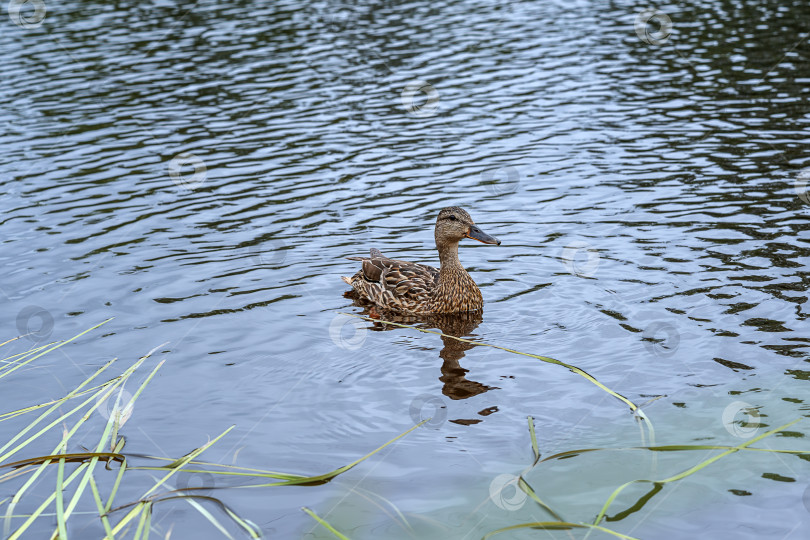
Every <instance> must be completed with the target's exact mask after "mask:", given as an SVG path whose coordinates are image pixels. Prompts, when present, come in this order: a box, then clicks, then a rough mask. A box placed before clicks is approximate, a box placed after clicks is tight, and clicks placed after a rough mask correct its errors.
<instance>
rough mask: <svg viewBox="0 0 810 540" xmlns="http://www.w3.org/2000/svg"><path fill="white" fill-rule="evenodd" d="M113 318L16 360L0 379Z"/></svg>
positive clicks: (0, 373)
mask: <svg viewBox="0 0 810 540" xmlns="http://www.w3.org/2000/svg"><path fill="white" fill-rule="evenodd" d="M111 320H112V318H109V319H107V320H106V321H102V322H100V323H98V324H97V325H95V326H92V327H90V328H88V329H87V330H85V331H84V332H82V333H80V334H76V335H75V336H73V337H72V338H70V339H66V340H65V341H60V342H57V343H56V345H54V346H52V347H50V348H48V349H46V350H44V351H40V352H39V353H38V354H36V355H34V356H32V357H31V358H29V359H27V360H25V361H24V362H15V364H14V366H13V367H11V368H9V369H7V370H5V371H0V379H2V378H3V377H6V376H8V375H11V374H12V373H13V372H15V371H17V370H18V369H20V368H21V367H23V366H25V365H27V364H30V363H31V362H33V361H34V360H36V359H37V358H40V357H42V356H44V355H46V354H48V353H49V352H51V351H55V350H56V349H58V348H60V347H63V346H65V345H67V344H68V343H70V342H71V341H73V340H76V339H79V338H80V337H82V336H83V335H85V334H86V333H88V332H91V331H93V330H95V329H96V328H98V327H99V326H102V325H104V324H107V323H108V322H110V321H111Z"/></svg>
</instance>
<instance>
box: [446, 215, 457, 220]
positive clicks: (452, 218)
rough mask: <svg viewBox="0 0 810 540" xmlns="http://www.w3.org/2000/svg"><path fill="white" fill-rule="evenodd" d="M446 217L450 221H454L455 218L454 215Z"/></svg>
mask: <svg viewBox="0 0 810 540" xmlns="http://www.w3.org/2000/svg"><path fill="white" fill-rule="evenodd" d="M447 219H449V220H450V221H456V219H457V218H456V216H447Z"/></svg>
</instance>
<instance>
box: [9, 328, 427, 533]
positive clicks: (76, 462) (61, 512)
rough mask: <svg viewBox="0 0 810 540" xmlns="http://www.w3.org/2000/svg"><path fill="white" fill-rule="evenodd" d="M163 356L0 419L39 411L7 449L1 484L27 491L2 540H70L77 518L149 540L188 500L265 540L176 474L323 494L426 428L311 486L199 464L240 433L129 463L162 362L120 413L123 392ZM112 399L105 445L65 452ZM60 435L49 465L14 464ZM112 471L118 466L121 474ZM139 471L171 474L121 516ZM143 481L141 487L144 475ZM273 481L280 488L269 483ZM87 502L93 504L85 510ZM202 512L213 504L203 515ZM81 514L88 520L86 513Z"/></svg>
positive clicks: (18, 361)
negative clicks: (125, 489) (125, 429)
mask: <svg viewBox="0 0 810 540" xmlns="http://www.w3.org/2000/svg"><path fill="white" fill-rule="evenodd" d="M107 322H109V319H108V320H107V321H104V322H102V323H100V324H98V325H95V326H93V327H92V328H89V329H87V330H85V331H84V332H81V333H80V334H77V335H75V336H73V337H72V338H70V339H68V340H65V341H60V342H55V343H50V344H48V345H40V346H36V347H34V348H32V349H30V350H28V351H25V352H23V353H19V354H14V355H11V356H8V357H6V358H5V359H3V360H0V380H2V379H3V378H5V377H7V376H9V375H11V374H13V373H14V372H15V371H17V370H19V369H20V368H22V367H24V366H27V365H29V364H30V363H31V362H34V361H35V360H37V359H38V358H41V357H42V356H43V355H45V354H47V353H49V352H51V351H54V350H56V349H58V348H59V347H62V346H64V345H66V344H67V343H70V342H71V341H74V340H76V339H78V338H79V337H81V336H83V335H85V334H87V333H88V332H90V331H92V330H94V329H96V328H98V327H100V326H102V325H103V324H106V323H107ZM15 339H16V338H15ZM13 341H14V339H11V340H8V341H6V342H4V343H0V347H3V346H4V345H7V344H8V343H11V342H13ZM160 347H162V345H160V346H158V347H156V348H155V349H152V350H151V351H149V352H148V353H147V354H146V355H144V356H143V357H141V358H140V359H139V360H138V361H136V362H135V363H134V364H133V365H132V366H130V367H128V368H126V369H125V370H124V371H123V372H121V373H120V374H118V375H116V376H113V377H112V378H111V379H109V380H107V381H106V382H103V383H101V384H98V383H95V384H94V381H96V380H97V379H99V378H100V377H101V376H102V375H104V374H106V373H107V372H108V370H109V369H110V368H111V367H112V366H113V365H114V363H115V362H116V359H113V360H111V361H109V362H107V363H106V364H104V365H103V366H101V367H100V368H98V369H97V370H96V371H95V373H93V374H92V375H91V376H90V377H88V378H87V379H86V380H84V381H83V382H81V384H79V385H78V386H77V387H76V388H75V389H73V390H72V391H70V392H68V393H67V394H66V395H65V396H63V397H61V398H59V399H55V400H51V401H48V402H45V403H41V404H38V405H33V406H28V407H24V408H22V409H18V410H14V411H10V412H6V413H3V414H0V423H2V422H7V421H9V420H12V419H14V418H18V417H20V416H23V415H26V414H34V413H36V412H38V411H41V412H39V415H38V416H36V418H34V419H33V420H32V421H31V422H29V423H28V424H27V425H25V426H24V427H22V428H21V429H19V431H17V432H16V433H14V434H13V435H12V436H11V437H10V438H9V439H8V440H7V441H5V442H3V443H2V445H0V483H3V482H10V481H12V480H17V482H20V481H22V485H20V486H18V487H17V488H16V491H15V492H14V494H13V495H12V496H11V497H7V498H4V499H2V500H0V508H2V507H3V506H5V511H4V512H3V513H2V514H0V521H2V532H3V534H2V537H3V538H7V539H8V540H17V539H18V538H20V537H21V536H22V535H24V534H26V533H30V532H32V527H33V526H34V524H35V523H37V521H38V520H40V522H41V519H42V518H44V517H48V518H51V517H55V519H56V525H55V527H54V530H53V532H52V534H51V536H50V538H51V540H56V539H59V540H66V539H67V538H68V530H69V529H68V523H69V522H70V521H71V518H72V517H73V516H76V515H83V516H86V515H87V514H88V512H90V513H92V514H94V515H97V516H98V518H99V520H100V523H101V526H102V527H103V529H104V538H105V539H108V540H113V539H115V538H121V537H123V536H127V537H129V536H130V533H131V537H132V538H134V539H136V540H145V539H147V538H148V537H149V534H150V532H151V531H152V516H153V513H154V511H155V507H156V505H157V504H158V503H160V502H165V501H171V500H182V501H184V502H186V503H188V504H189V505H190V506H191V507H192V508H194V509H195V510H196V511H197V512H198V513H199V514H200V515H201V516H202V517H203V518H205V519H206V520H207V521H208V522H210V523H211V524H212V525H213V526H214V527H215V528H216V529H217V530H218V531H220V533H222V535H223V536H224V537H226V538H233V536H232V535H231V534H230V533H229V531H228V528H227V527H226V526H225V525H224V524H223V523H222V521H221V517H222V516H225V517H226V518H228V520H229V522H230V523H231V524H232V525H233V526H236V527H237V529H239V530H241V531H242V532H243V533H244V534H246V535H247V536H249V537H251V538H259V537H260V536H261V530H260V528H259V527H258V526H257V525H256V524H254V523H252V522H251V521H249V520H247V519H244V518H243V517H241V516H239V515H238V514H237V513H236V512H235V511H233V510H232V509H231V508H229V507H228V506H227V505H226V504H224V503H223V502H222V501H221V500H219V499H218V498H216V497H212V496H210V495H203V494H199V493H195V490H199V489H206V490H208V489H213V488H209V487H206V488H193V487H192V488H183V489H171V488H169V486H168V484H167V483H168V482H169V481H170V480H171V479H172V477H174V476H175V475H178V474H190V473H199V472H204V473H206V474H210V475H218V476H221V477H228V478H233V477H239V478H240V480H242V481H245V480H252V482H251V483H249V484H246V485H239V486H231V487H232V488H250V487H254V488H255V487H270V486H285V485H300V486H306V485H309V486H314V485H320V484H324V483H326V482H329V481H330V480H332V479H333V478H334V477H336V476H338V475H340V474H343V473H344V472H346V471H348V470H349V469H351V468H353V467H355V466H356V465H357V464H359V463H361V462H362V461H364V460H366V459H368V458H369V457H371V456H373V455H374V454H376V453H377V452H379V451H380V450H382V449H383V448H385V447H387V446H388V445H390V444H392V443H393V442H395V441H397V440H399V439H400V438H402V437H404V436H405V435H407V434H408V433H410V432H411V431H413V430H414V429H416V428H417V427H419V426H420V425H421V423H420V424H418V425H416V426H413V427H412V428H410V429H409V430H407V431H406V432H404V433H401V434H400V435H398V436H396V437H394V438H393V439H391V440H390V441H388V442H386V443H385V444H383V445H382V446H380V447H379V448H377V449H375V450H373V451H371V452H369V453H368V454H366V455H365V456H363V457H361V458H359V459H357V460H355V461H353V462H352V463H349V464H348V465H345V466H343V467H339V468H337V469H335V470H333V471H330V472H327V473H325V474H317V475H311V476H304V475H299V474H291V473H284V472H277V471H267V470H261V469H250V468H246V467H236V466H233V465H223V464H217V463H208V462H204V461H200V460H198V457H199V456H200V455H201V454H202V453H203V452H205V451H206V450H208V449H209V448H210V447H212V446H213V445H214V444H216V443H217V442H218V441H220V440H221V439H222V438H224V437H225V436H226V435H227V434H228V433H229V432H230V431H231V430H232V429H233V428H234V427H235V426H231V427H229V428H228V429H226V430H224V431H223V432H222V433H221V434H220V435H218V436H217V437H216V438H214V439H213V440H210V441H208V442H207V443H206V444H204V445H202V446H200V447H199V448H196V449H194V450H192V451H191V452H189V453H187V454H186V455H184V456H182V457H180V458H177V459H169V458H158V457H153V456H143V455H139V454H128V453H126V452H124V447H125V444H126V440H125V438H124V437H123V436H121V435H120V430H121V428H122V426H123V424H124V423H125V422H126V421H127V419H128V418H129V414H131V411H132V407H133V404H134V402H135V401H136V400H137V399H139V398H140V397H141V395H142V393H143V391H144V390H145V389H146V387H147V385H148V384H149V383H150V382H151V380H152V379H153V377H154V376H155V375H156V374H157V372H158V371H159V370H160V368H161V367H162V365H163V361H161V362H159V363H158V364H157V365H156V366H155V367H154V368H153V369H152V370H151V371H150V372H149V373H148V374H147V376H146V377H145V378H144V380H143V381H142V382H141V383H140V385H139V386H138V389H137V391H136V392H135V394H134V395H132V397H131V398H129V400H128V401H127V403H121V396H122V390H123V387H124V385H125V384H126V383H127V382H128V381H129V380H130V379H131V378H132V376H133V375H134V374H135V373H136V371H137V370H138V369H139V368H141V367H142V365H143V364H144V362H146V361H147V360H148V359H149V358H150V357H151V356H152V355H153V354H154V353H155V351H156V350H158V349H159V348H160ZM116 391H117V393H116ZM111 399H115V405H114V407H113V409H112V411H111V413H110V414H109V416H108V417H107V422H106V424H105V425H104V429H103V430H102V432H101V433H100V435H99V436H98V442H97V443H96V444H95V445H94V447H93V448H92V449H90V450H86V451H84V452H68V448H69V446H71V445H78V443H77V442H75V441H74V437H75V436H76V434H77V432H79V430H80V429H81V428H83V427H85V428H86V427H88V425H87V421H88V420H89V419H90V418H91V416H92V415H93V413H94V412H96V411H97V410H98V409H99V407H101V406H102V405H103V404H106V403H107V401H108V400H111ZM69 422H73V423H72V425H69ZM422 423H424V422H422ZM54 434H61V436H60V437H59V442H58V443H57V444H56V446H55V447H54V448H53V450H51V451H50V452H48V453H46V454H44V455H34V456H27V457H22V458H18V459H15V460H12V458H13V457H15V456H18V455H19V454H21V453H23V452H25V451H26V450H29V449H30V448H31V447H32V446H33V445H35V444H41V443H42V442H44V441H45V440H46V437H47V438H51V439H52V438H53V435H54ZM134 459H139V460H143V461H145V462H146V465H142V466H137V467H132V466H130V465H129V462H130V461H131V460H134ZM113 465H117V471H116V468H115V467H113ZM136 471H156V472H162V473H164V474H163V475H162V476H159V477H158V478H155V479H154V484H152V485H151V487H149V489H147V490H146V491H144V492H143V493H142V494H141V495H140V496H138V498H137V499H135V500H134V501H130V502H126V503H124V504H120V503H119V504H118V506H115V499H116V496H117V495H118V494H119V491H120V490H121V488H122V486H123V485H124V484H125V483H126V481H127V480H129V479H130V478H132V475H136V474H138V473H137V472H136ZM47 475H51V478H53V480H52V481H53V486H54V488H53V491H52V492H51V493H49V494H47V495H46V496H45V498H44V500H42V501H41V503H40V504H39V505H38V506H37V507H36V508H35V509H34V510H33V511H32V512H30V513H27V514H17V513H15V509H16V508H17V507H18V506H19V504H20V503H21V502H22V501H23V500H28V499H36V500H37V501H40V500H41V498H42V492H41V489H42V488H41V482H42V480H44V479H46V477H47ZM111 476H112V477H114V480H112V479H111V478H110V477H111ZM140 478H141V479H142V478H143V475H141V476H140ZM269 479H272V480H274V481H272V482H268V481H267V480H269ZM101 480H105V481H106V483H107V484H108V483H109V480H112V487H111V489H109V490H108V491H107V492H106V493H105V492H104V490H102V489H101V487H100V485H101V484H102V482H101ZM35 484H36V485H38V489H37V493H36V497H35V496H34V494H33V493H32V488H33V486H34V485H35ZM88 488H89V490H88ZM70 489H73V490H74V491H72V495H69V490H70ZM88 494H89V495H88ZM88 499H90V500H88ZM88 502H89V503H90V504H87V503H88ZM82 503H85V504H82ZM203 503H208V504H207V505H204V504H203ZM207 506H208V507H211V506H213V507H214V508H215V509H216V510H218V511H219V516H220V517H217V515H215V513H213V512H211V511H210V510H209V508H207ZM80 508H81V511H79V509H80ZM88 508H92V510H89V511H88ZM304 511H305V512H306V513H308V514H309V515H311V516H312V517H313V518H315V519H316V520H317V521H318V522H319V523H321V524H322V525H323V526H324V527H326V528H327V529H328V530H330V531H332V532H333V533H334V534H335V535H337V536H338V537H339V538H345V537H344V536H342V535H341V534H340V533H338V532H337V531H336V530H334V529H333V528H332V527H331V526H330V525H329V524H328V523H326V522H325V521H324V520H322V519H321V518H319V517H318V516H317V515H315V514H314V512H312V511H311V510H309V509H304ZM124 512H125V513H124ZM20 521H21V522H20Z"/></svg>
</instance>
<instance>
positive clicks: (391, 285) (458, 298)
mask: <svg viewBox="0 0 810 540" xmlns="http://www.w3.org/2000/svg"><path fill="white" fill-rule="evenodd" d="M434 235H435V237H436V249H437V250H438V251H439V262H441V266H440V268H439V269H438V270H436V269H435V268H433V267H432V266H427V265H424V264H417V263H412V262H407V261H399V260H396V259H389V258H388V257H386V256H384V255H383V254H382V253H381V252H380V250H378V249H374V248H372V249H371V257H349V259H351V260H353V261H362V262H363V266H362V267H361V268H360V271H359V272H357V273H356V274H355V275H354V276H352V277H351V278H348V277H345V276H344V277H343V281H345V282H346V283H348V284H349V285H351V286H352V288H353V289H354V290H355V291H357V293H358V294H359V295H360V297H361V298H362V299H364V300H368V301H370V302H373V303H374V304H376V305H377V306H379V307H381V308H384V309H386V310H391V311H396V312H399V313H425V314H427V313H458V312H461V311H477V310H480V309H482V308H483V307H484V298H483V297H482V296H481V291H480V290H478V286H477V285H476V284H475V281H473V279H472V278H471V277H470V274H468V273H467V271H466V270H465V269H464V267H463V266H461V261H459V260H458V243H459V242H460V241H461V239H462V238H474V239H475V240H478V241H479V242H483V243H484V244H498V245H500V244H501V242H500V241H499V240H498V239H497V238H493V237H492V236H490V235H488V234H486V233H485V232H484V231H482V230H481V229H479V228H478V227H477V226H476V225H475V223H474V222H473V220H472V218H471V217H470V214H468V213H467V212H465V211H464V210H462V209H461V208H459V207H458V206H450V207H448V208H443V209H442V211H441V212H439V217H438V218H436V230H435V232H434Z"/></svg>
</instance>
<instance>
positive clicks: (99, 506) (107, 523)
mask: <svg viewBox="0 0 810 540" xmlns="http://www.w3.org/2000/svg"><path fill="white" fill-rule="evenodd" d="M90 491H91V492H92V493H93V500H94V501H95V502H96V508H97V509H98V516H99V518H101V524H102V525H103V526H104V532H105V534H106V535H107V538H110V539H111V540H115V536H114V535H113V532H112V527H110V520H109V518H108V517H107V515H106V514H107V510H106V509H105V508H104V502H103V501H102V500H101V494H100V493H99V492H98V486H97V485H96V479H95V478H94V477H93V476H91V477H90Z"/></svg>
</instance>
